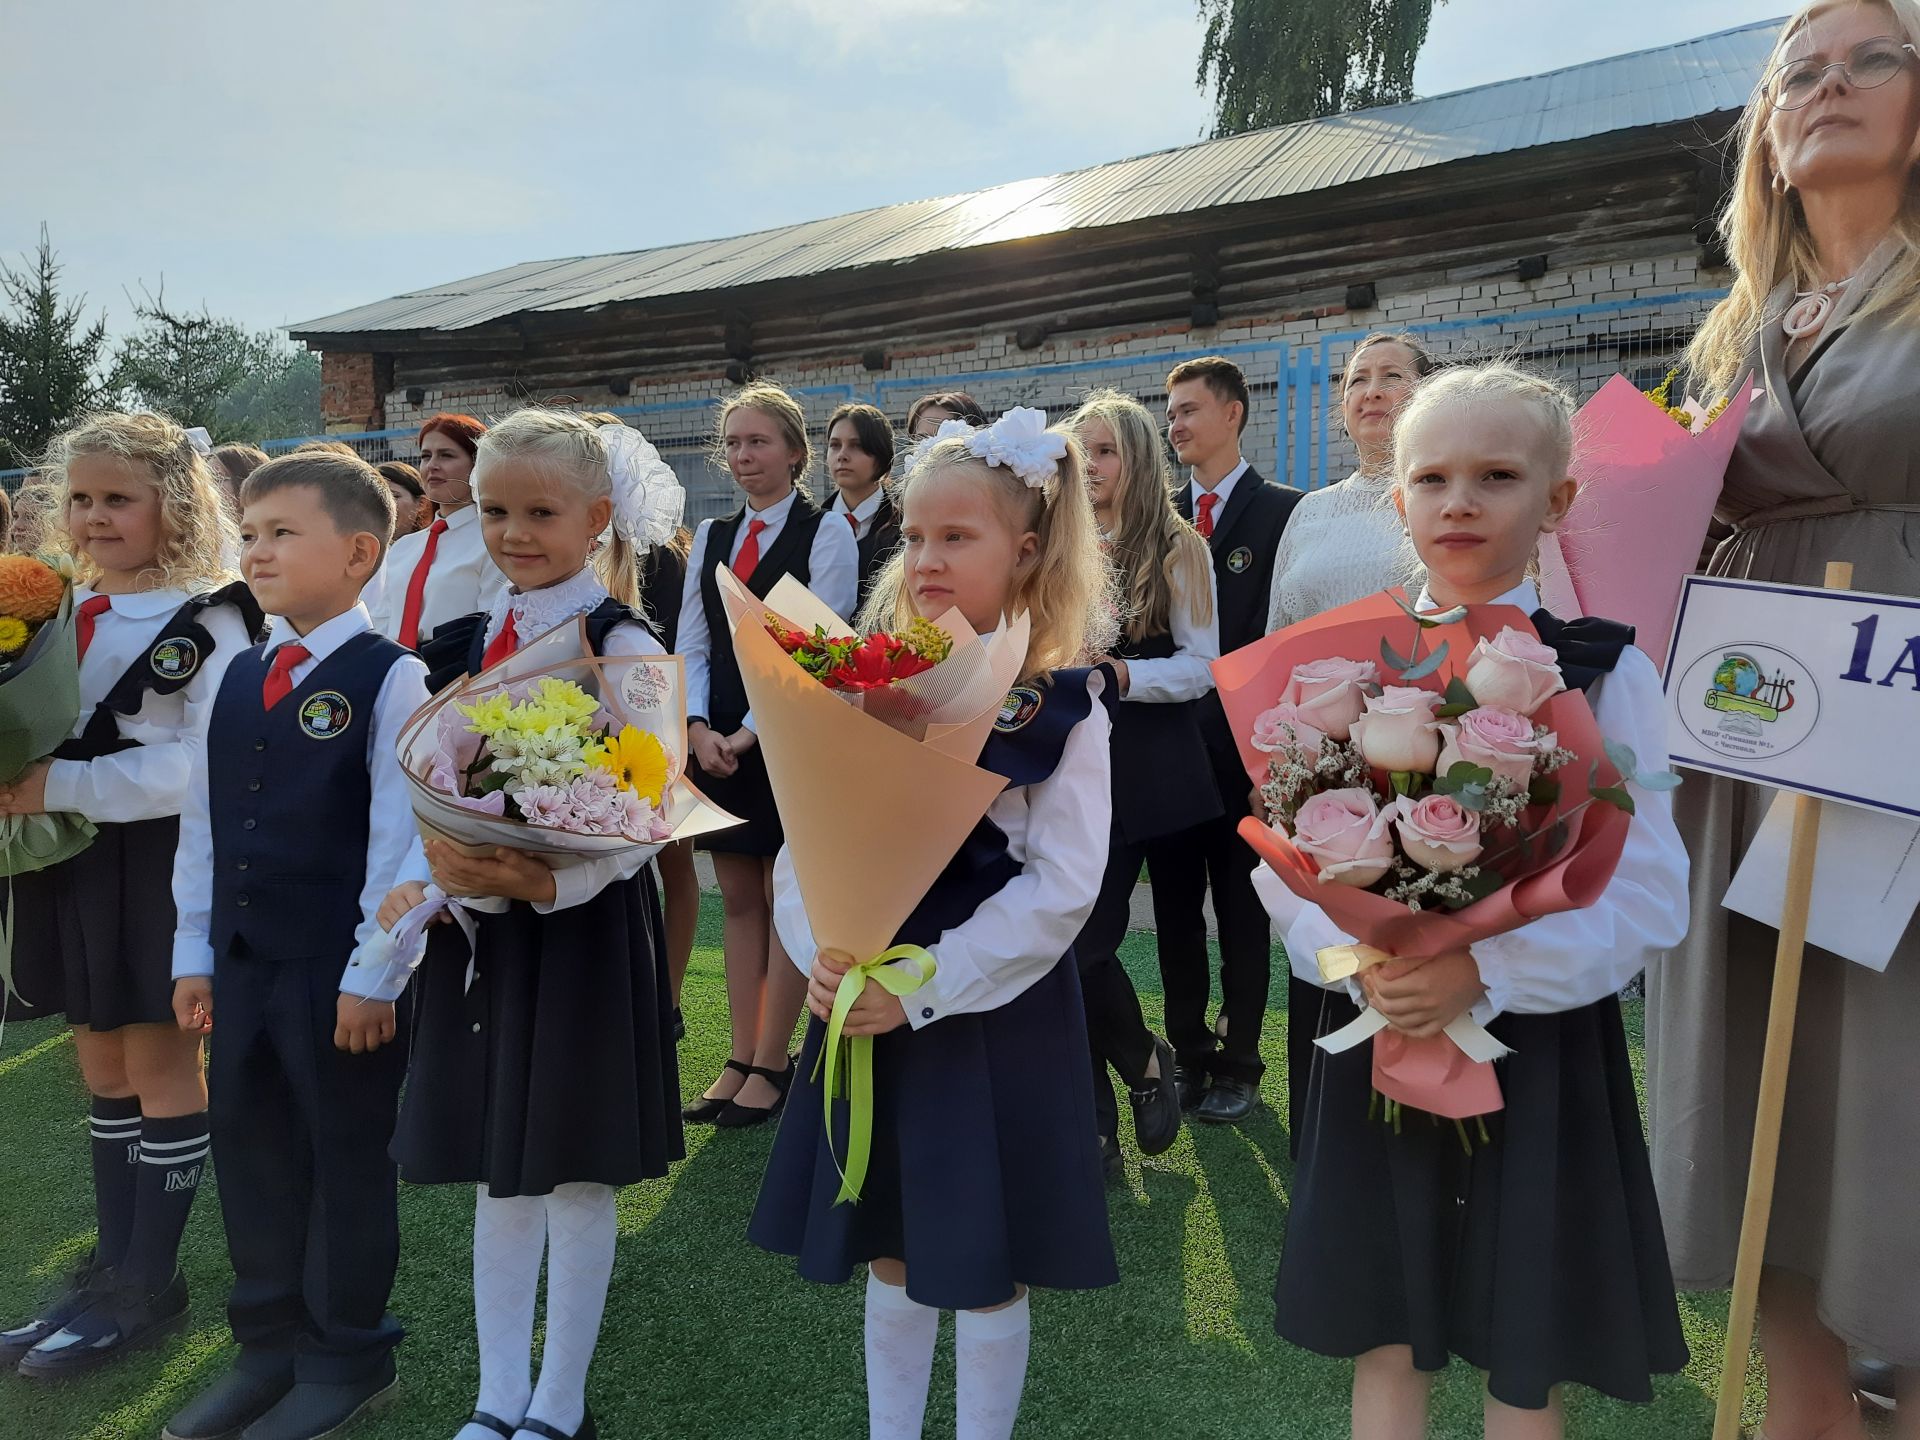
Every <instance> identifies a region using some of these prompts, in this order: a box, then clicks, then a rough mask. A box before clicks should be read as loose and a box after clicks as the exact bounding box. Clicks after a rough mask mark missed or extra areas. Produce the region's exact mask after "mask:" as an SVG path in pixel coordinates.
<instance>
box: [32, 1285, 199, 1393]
mask: <svg viewBox="0 0 1920 1440" xmlns="http://www.w3.org/2000/svg"><path fill="white" fill-rule="evenodd" d="M92 1301H93V1303H92V1304H90V1305H88V1306H87V1307H86V1308H85V1309H83V1310H81V1311H80V1313H79V1314H77V1315H74V1316H72V1317H71V1318H70V1319H68V1320H67V1322H66V1323H65V1324H63V1325H62V1326H61V1327H60V1328H59V1329H58V1330H56V1331H54V1332H53V1333H52V1334H51V1335H49V1336H47V1337H46V1339H44V1340H42V1341H41V1342H40V1343H39V1344H38V1345H35V1346H34V1347H33V1348H32V1349H31V1350H29V1351H27V1353H26V1354H25V1355H23V1356H21V1357H20V1366H19V1371H20V1374H21V1375H23V1376H25V1377H26V1378H27V1379H29V1380H63V1379H65V1378H66V1377H67V1376H69V1375H82V1374H85V1373H86V1372H87V1371H89V1370H98V1369H99V1368H100V1367H101V1366H102V1365H107V1364H111V1363H112V1362H113V1361H114V1360H117V1359H118V1358H119V1357H120V1356H122V1355H124V1354H126V1353H127V1352H128V1351H129V1350H140V1349H144V1348H145V1347H146V1346H149V1345H154V1344H158V1343H159V1342H160V1341H162V1340H164V1339H166V1337H167V1336H169V1335H171V1334H173V1332H174V1331H176V1330H178V1329H180V1328H181V1327H182V1326H184V1325H185V1324H186V1323H187V1281H186V1277H185V1276H183V1275H181V1273H180V1272H179V1271H178V1270H176V1271H174V1272H173V1279H172V1280H170V1281H169V1282H168V1283H167V1285H166V1286H165V1288H163V1289H161V1290H159V1291H157V1292H155V1293H153V1294H148V1293H146V1292H145V1291H144V1290H142V1289H140V1288H139V1287H137V1286H133V1285H129V1284H127V1283H125V1282H124V1281H123V1282H119V1283H116V1284H115V1285H113V1287H112V1288H111V1289H109V1290H107V1291H106V1293H104V1294H97V1295H95V1296H93V1297H92Z"/></svg>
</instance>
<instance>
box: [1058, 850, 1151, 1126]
mask: <svg viewBox="0 0 1920 1440" xmlns="http://www.w3.org/2000/svg"><path fill="white" fill-rule="evenodd" d="M1146 849H1147V847H1146V846H1145V845H1144V844H1132V845H1129V844H1127V843H1126V842H1125V841H1123V840H1121V838H1120V837H1119V836H1118V835H1114V836H1113V837H1112V839H1111V840H1109V842H1108V845H1107V868H1106V872H1105V873H1104V874H1103V875H1102V876H1101V877H1100V895H1099V898H1098V899H1096V900H1095V901H1094V902H1093V913H1092V914H1091V915H1089V916H1088V917H1087V923H1086V924H1085V925H1084V926H1083V927H1081V930H1080V936H1079V938H1078V939H1077V940H1075V941H1074V942H1073V954H1074V959H1075V961H1076V962H1077V963H1078V965H1079V968H1080V993H1081V996H1082V998H1083V1000H1084V1001H1085V1004H1086V1007H1087V1048H1088V1049H1089V1050H1090V1051H1091V1052H1092V1054H1093V1111H1094V1119H1095V1120H1096V1121H1097V1122H1098V1127H1099V1131H1100V1133H1101V1134H1102V1135H1104V1136H1106V1137H1107V1138H1108V1139H1113V1138H1114V1137H1115V1136H1116V1135H1117V1134H1118V1132H1119V1125H1120V1111H1119V1105H1118V1103H1117V1101H1116V1100H1115V1098H1114V1094H1113V1082H1112V1081H1111V1080H1110V1079H1108V1077H1107V1067H1108V1066H1109V1065H1111V1066H1112V1067H1113V1068H1114V1070H1115V1071H1117V1072H1118V1073H1119V1076H1120V1078H1121V1079H1122V1080H1124V1081H1125V1082H1126V1083H1127V1084H1128V1085H1130V1086H1131V1085H1138V1084H1139V1083H1140V1082H1141V1081H1142V1080H1144V1079H1145V1078H1146V1073H1147V1062H1148V1061H1149V1060H1151V1059H1152V1058H1153V1032H1152V1031H1151V1030H1149V1029H1147V1020H1146V1016H1145V1015H1143V1014H1142V1013H1141V1010H1140V996H1139V995H1138V994H1137V993H1136V992H1135V991H1134V988H1133V980H1132V979H1131V977H1129V976H1128V974H1127V971H1126V967H1125V966H1123V965H1121V963H1120V943H1121V942H1122V941H1123V940H1125V939H1126V938H1127V918H1128V916H1129V914H1130V913H1131V910H1132V902H1133V887H1134V882H1135V881H1136V880H1138V878H1139V876H1140V862H1141V860H1142V859H1143V858H1144V857H1145V855H1146Z"/></svg>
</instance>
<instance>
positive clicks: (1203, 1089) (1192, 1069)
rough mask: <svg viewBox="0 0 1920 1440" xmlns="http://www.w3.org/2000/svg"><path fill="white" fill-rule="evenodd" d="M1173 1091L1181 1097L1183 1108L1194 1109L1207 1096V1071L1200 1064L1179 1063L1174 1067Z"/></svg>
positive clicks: (1181, 1106)
mask: <svg viewBox="0 0 1920 1440" xmlns="http://www.w3.org/2000/svg"><path fill="white" fill-rule="evenodd" d="M1173 1093H1174V1094H1175V1095H1176V1096H1177V1097H1179V1100H1180V1108H1181V1109H1182V1110H1193V1109H1197V1108H1198V1107H1199V1104H1200V1102H1201V1101H1202V1100H1204V1099H1206V1098H1207V1072H1206V1071H1205V1070H1204V1069H1202V1068H1201V1067H1200V1066H1198V1065H1179V1064H1176V1065H1175V1066H1174V1067H1173Z"/></svg>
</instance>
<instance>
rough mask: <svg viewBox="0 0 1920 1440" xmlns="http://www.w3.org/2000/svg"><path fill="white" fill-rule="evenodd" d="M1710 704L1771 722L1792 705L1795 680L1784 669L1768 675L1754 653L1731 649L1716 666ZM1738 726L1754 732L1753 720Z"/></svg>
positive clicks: (1733, 712)
mask: <svg viewBox="0 0 1920 1440" xmlns="http://www.w3.org/2000/svg"><path fill="white" fill-rule="evenodd" d="M1707 707H1708V708H1709V709H1712V710H1719V711H1722V712H1724V713H1727V714H1729V715H1740V716H1746V717H1750V720H1752V719H1757V720H1760V721H1763V722H1765V723H1767V724H1772V723H1773V722H1774V721H1775V720H1778V719H1779V718H1780V717H1781V716H1782V715H1783V714H1785V713H1786V712H1787V711H1789V710H1791V709H1792V708H1793V681H1791V680H1789V679H1788V678H1787V677H1786V675H1785V674H1784V673H1776V674H1775V675H1774V676H1773V677H1772V678H1771V679H1769V678H1768V677H1767V674H1766V672H1765V671H1764V670H1762V669H1761V668H1760V666H1759V664H1758V662H1756V661H1755V660H1754V659H1753V657H1752V656H1750V655H1743V654H1741V653H1740V652H1739V651H1737V650H1729V651H1726V652H1725V653H1724V654H1722V655H1721V657H1720V663H1719V664H1718V665H1716V666H1715V667H1714V670H1713V689H1711V690H1710V691H1708V692H1707ZM1736 728H1741V729H1747V730H1748V732H1749V733H1753V731H1752V729H1751V726H1750V724H1749V725H1748V726H1739V727H1736Z"/></svg>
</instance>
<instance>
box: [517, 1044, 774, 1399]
mask: <svg viewBox="0 0 1920 1440" xmlns="http://www.w3.org/2000/svg"><path fill="white" fill-rule="evenodd" d="M727 1063H728V1064H729V1065H731V1064H732V1063H733V1062H732V1061H731V1060H729V1061H728V1062H727ZM799 1070H800V1066H799V1063H798V1062H797V1061H795V1059H794V1058H793V1056H791V1055H789V1056H788V1057H787V1068H786V1069H784V1070H769V1069H767V1068H766V1066H764V1065H749V1066H748V1067H747V1073H748V1074H749V1075H758V1076H759V1077H760V1078H761V1079H762V1080H766V1081H768V1082H770V1083H771V1084H772V1085H773V1088H774V1089H776V1090H778V1091H779V1092H780V1093H779V1094H778V1095H777V1096H775V1097H774V1101H773V1104H771V1105H769V1106H767V1107H766V1108H765V1109H761V1108H760V1107H759V1106H757V1105H742V1104H740V1103H739V1101H737V1100H729V1101H727V1103H726V1104H725V1105H723V1106H722V1107H721V1108H720V1113H719V1114H718V1115H716V1116H714V1117H713V1124H714V1128H715V1129H718V1130H744V1129H746V1128H747V1127H748V1126H751V1125H764V1124H766V1123H767V1122H768V1121H769V1120H778V1119H779V1118H780V1112H781V1111H782V1110H784V1109H786V1108H787V1092H788V1091H790V1090H792V1089H793V1077H794V1076H795V1075H796V1074H798V1073H799ZM520 1428H521V1429H522V1430H524V1429H526V1428H527V1427H526V1426H524V1425H522V1426H521V1427H520ZM536 1433H537V1432H536Z"/></svg>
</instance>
